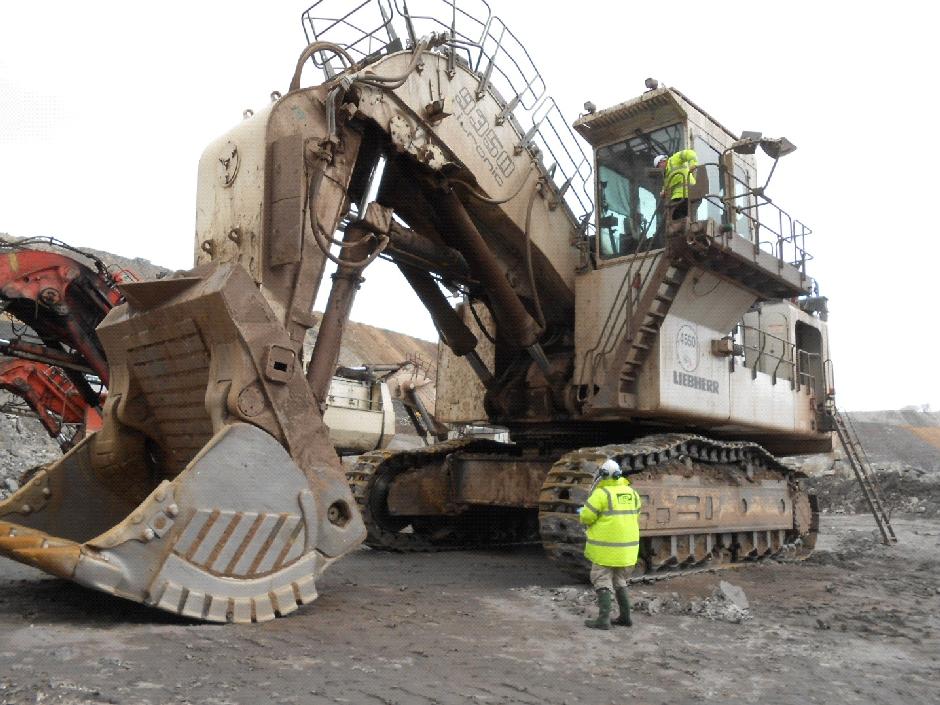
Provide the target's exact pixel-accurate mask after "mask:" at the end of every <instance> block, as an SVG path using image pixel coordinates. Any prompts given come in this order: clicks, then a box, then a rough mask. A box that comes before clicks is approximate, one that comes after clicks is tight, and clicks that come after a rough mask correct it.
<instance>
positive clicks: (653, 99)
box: [574, 88, 756, 265]
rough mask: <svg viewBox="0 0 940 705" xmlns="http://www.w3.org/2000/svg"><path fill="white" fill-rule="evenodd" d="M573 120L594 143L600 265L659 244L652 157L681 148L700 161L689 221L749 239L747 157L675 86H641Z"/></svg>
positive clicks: (659, 175)
mask: <svg viewBox="0 0 940 705" xmlns="http://www.w3.org/2000/svg"><path fill="white" fill-rule="evenodd" d="M574 127H575V129H576V130H577V131H578V132H579V133H580V134H581V135H582V136H583V137H584V138H585V139H586V140H587V141H588V142H589V143H590V144H591V145H592V146H593V147H594V154H595V173H596V174H597V179H596V184H595V186H596V194H595V198H596V203H597V204H598V207H597V221H596V228H597V238H596V243H595V257H596V261H597V262H598V264H599V265H602V264H603V262H604V261H606V260H611V259H616V258H619V257H623V256H627V255H633V254H637V253H642V252H644V251H648V250H650V249H656V248H659V247H662V246H663V238H664V228H663V222H662V221H663V214H664V209H663V207H662V205H663V204H662V203H661V198H660V192H661V191H662V188H663V176H664V174H663V171H662V170H661V169H656V168H654V167H653V160H654V159H655V157H656V156H657V155H660V154H664V155H666V156H670V155H672V154H675V153H676V152H678V151H680V150H683V149H690V148H691V149H693V150H694V151H695V152H696V154H697V156H698V164H699V166H698V168H697V169H696V170H695V179H694V181H695V183H694V184H692V183H690V194H689V195H690V208H689V211H690V216H691V220H692V221H693V222H694V221H699V220H705V219H711V220H714V221H716V222H717V223H719V224H721V225H722V226H724V227H725V229H726V231H727V230H731V231H733V232H735V233H737V234H738V235H740V236H742V237H744V238H745V239H747V240H749V241H751V242H753V241H754V238H755V232H756V230H755V228H754V223H753V222H752V221H753V219H754V218H753V215H752V214H751V213H750V211H751V210H752V209H753V199H752V196H751V195H750V190H751V185H752V184H755V183H756V170H755V166H754V158H753V156H751V155H748V154H738V153H736V152H735V151H733V148H734V146H735V145H736V144H740V140H739V138H738V137H737V136H736V135H734V134H733V133H732V132H731V131H730V130H728V129H727V128H725V127H724V126H722V125H721V124H720V123H718V122H717V121H715V120H714V119H713V118H711V117H710V116H709V115H708V114H707V113H705V112H704V111H703V110H701V109H700V108H699V107H698V106H696V105H695V104H694V103H692V101H690V100H689V99H688V98H687V97H686V96H684V95H683V94H682V93H680V92H679V91H677V90H675V89H673V88H656V89H654V90H650V91H647V92H646V93H644V94H643V95H642V96H640V97H638V98H635V99H633V100H630V101H627V102H625V103H621V104H620V105H617V106H614V107H612V108H608V109H606V110H602V111H598V112H594V113H590V114H588V115H585V116H583V117H582V118H581V119H579V120H578V121H577V122H576V123H575V125H574ZM754 146H756V144H755V145H754ZM726 212H727V213H728V215H726Z"/></svg>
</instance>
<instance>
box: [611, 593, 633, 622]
mask: <svg viewBox="0 0 940 705" xmlns="http://www.w3.org/2000/svg"><path fill="white" fill-rule="evenodd" d="M614 594H615V595H616V596H617V606H618V607H619V608H620V616H619V617H617V619H615V620H613V621H612V622H611V624H616V625H618V626H620V627H632V626H633V620H632V619H630V598H629V596H628V595H627V588H625V587H619V588H616V589H615V590H614Z"/></svg>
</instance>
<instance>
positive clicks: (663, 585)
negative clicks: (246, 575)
mask: <svg viewBox="0 0 940 705" xmlns="http://www.w3.org/2000/svg"><path fill="white" fill-rule="evenodd" d="M872 528H873V523H872V520H871V518H870V517H866V516H831V515H828V516H825V517H824V521H823V534H822V536H821V537H820V542H819V550H817V552H816V553H815V554H814V555H813V556H812V557H811V558H810V559H809V560H807V561H804V562H799V563H768V564H764V565H753V566H749V567H746V568H742V569H736V570H727V571H720V572H718V573H714V574H711V573H702V574H698V575H694V576H687V577H682V578H677V579H675V580H670V581H665V582H659V583H653V584H646V585H641V586H638V588H637V589H636V590H634V599H635V602H636V605H637V609H636V610H635V612H636V615H635V627H634V628H632V629H624V628H617V629H616V630H613V631H610V632H596V631H591V630H588V629H585V628H584V627H583V626H582V620H583V618H584V616H585V615H586V614H588V613H589V612H590V611H591V610H592V608H593V606H592V604H591V601H590V594H589V593H588V592H587V591H586V590H585V588H584V587H583V586H580V585H576V584H573V583H571V581H570V580H569V579H568V578H566V577H565V576H564V575H562V574H561V573H559V572H558V571H557V570H556V569H555V568H554V567H553V565H552V564H551V563H550V562H548V561H547V560H546V559H545V558H544V556H543V555H542V553H541V551H540V550H538V549H526V550H518V551H504V552H454V553H444V554H418V555H395V554H389V553H382V552H377V551H371V550H368V549H362V550H359V551H357V552H356V553H354V554H352V555H351V556H349V557H348V558H346V559H344V560H342V561H340V562H339V563H337V564H336V565H335V566H334V567H333V568H332V569H331V570H330V571H329V572H328V573H327V574H326V575H325V576H323V578H322V579H321V581H320V585H319V587H320V593H321V594H320V598H319V599H318V600H317V601H316V602H315V603H314V604H313V605H310V606H309V607H307V608H304V609H302V610H300V611H299V612H296V613H294V614H293V615H291V616H289V617H287V618H284V619H279V620H276V621H274V622H271V623H267V624H262V625H253V626H235V625H229V626H217V625H205V624H196V623H191V622H188V621H184V620H179V619H175V618H172V617H170V616H168V615H165V614H162V613H158V612H155V611H151V610H148V609H146V608H143V607H140V606H137V605H133V604H130V603H126V602H124V601H121V600H117V599H114V598H108V597H106V596H103V595H99V594H97V593H93V592H89V591H86V590H84V589H82V588H79V587H77V586H74V585H72V584H70V583H66V582H63V581H60V580H56V579H53V578H49V577H48V576H45V575H43V574H41V573H38V572H36V571H34V570H32V569H29V568H25V567H23V566H20V565H18V564H15V563H12V562H10V561H7V560H4V559H0V702H2V703H10V704H11V705H19V704H21V703H22V704H26V703H29V704H31V705H35V704H37V703H70V704H73V703H74V704H78V703H83V704H84V703H128V704H137V703H139V704H145V703H146V704H150V703H152V704H158V703H159V704H162V703H207V704H213V705H223V704H229V703H244V704H246V705H247V704H249V703H250V704H254V703H302V704H306V703H353V704H358V703H367V704H369V703H377V704H382V703H385V704H392V703H401V704H402V705H411V704H412V703H417V704H423V703H441V704H446V703H477V704H479V703H513V704H515V703H528V704H532V705H561V704H562V703H570V704H571V705H575V704H578V705H582V704H585V705H586V704H588V703H590V704H592V705H593V704H594V703H622V702H627V701H632V700H636V701H638V702H643V703H669V704H670V705H672V704H674V703H687V702H703V701H706V702H710V701H715V702H722V703H729V702H731V703H739V702H740V703H787V704H792V705H797V704H800V705H802V704H803V703H827V704H831V703H840V704H841V703H876V702H877V703H905V704H908V705H910V704H916V703H936V702H937V697H936V694H937V692H938V690H940V675H938V674H940V663H938V661H940V617H938V615H940V553H938V547H940V522H937V521H931V520H928V519H923V518H917V519H912V520H899V521H897V523H896V530H897V532H898V534H899V536H900V539H901V542H900V544H899V545H897V546H894V547H884V546H882V545H881V544H879V543H878V542H877V541H876V540H875V538H874V534H873V532H872ZM722 582H724V583H726V584H727V587H726V586H723V585H722ZM729 587H730V589H729ZM737 588H740V591H739V590H737ZM742 593H743V594H742ZM741 597H743V598H744V600H745V602H746V606H742V605H741V604H739V599H740V598H741ZM732 607H733V608H734V609H732Z"/></svg>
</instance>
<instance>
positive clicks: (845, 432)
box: [833, 410, 898, 544]
mask: <svg viewBox="0 0 940 705" xmlns="http://www.w3.org/2000/svg"><path fill="white" fill-rule="evenodd" d="M833 417H834V419H835V422H836V433H837V434H838V436H839V440H840V441H841V442H842V447H843V448H844V449H845V455H846V458H847V459H848V461H849V465H851V466H852V471H853V472H854V473H855V479H856V480H858V484H859V487H861V489H862V494H863V495H864V497H865V501H866V502H867V503H868V507H869V509H870V510H871V513H872V516H873V517H874V518H875V523H876V524H877V525H878V530H879V531H880V532H881V538H882V540H883V541H884V543H886V544H890V543H897V541H898V539H897V536H896V535H895V533H894V528H893V527H892V526H891V518H890V517H889V516H888V513H887V511H886V510H885V507H884V501H883V500H882V498H881V493H880V490H879V487H878V482H877V478H876V476H875V475H874V473H873V472H872V470H871V466H870V464H869V462H868V461H867V454H866V453H865V448H864V446H862V444H861V441H860V440H859V438H858V435H857V434H856V433H855V431H854V428H853V427H852V426H850V424H848V423H846V419H845V418H844V417H843V415H842V414H841V413H840V412H839V411H838V410H836V411H835V412H834V414H833Z"/></svg>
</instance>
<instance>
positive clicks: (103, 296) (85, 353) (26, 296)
mask: <svg viewBox="0 0 940 705" xmlns="http://www.w3.org/2000/svg"><path fill="white" fill-rule="evenodd" d="M34 242H35V240H26V241H19V242H7V241H0V306H2V307H3V308H4V309H5V310H6V312H7V313H9V314H10V315H12V316H13V317H15V318H16V319H18V320H20V321H22V322H23V323H25V324H26V325H28V326H29V327H30V328H31V329H32V330H33V331H35V333H36V334H37V335H38V336H39V338H40V339H41V340H42V343H43V345H44V347H45V348H46V349H47V350H46V351H45V352H47V353H48V355H49V361H50V362H52V363H53V364H62V355H61V354H62V353H63V352H66V353H73V354H74V357H76V359H78V358H80V359H81V360H83V361H84V363H85V365H86V366H87V367H88V368H90V370H91V371H92V372H93V373H94V374H95V375H97V376H98V378H99V379H100V380H101V381H102V382H103V383H104V384H107V382H108V363H107V360H106V359H105V356H104V352H103V350H102V349H101V344H100V343H99V342H98V337H97V335H95V328H96V327H97V326H98V324H99V323H100V322H101V320H102V319H103V318H104V317H105V315H107V313H108V311H110V310H111V309H112V308H114V307H115V306H117V305H118V304H120V303H121V302H122V301H123V297H122V296H121V292H120V291H118V289H117V282H116V281H115V279H114V277H112V276H111V274H110V273H109V272H108V270H107V268H106V267H105V265H104V263H103V262H101V260H99V259H97V258H95V257H91V256H89V255H87V254H86V253H81V252H80V251H78V252H80V254H82V255H83V256H85V257H89V258H90V259H91V260H92V261H93V262H94V265H95V269H92V268H91V267H89V266H86V265H84V264H82V263H81V262H79V261H77V260H76V259H74V258H72V257H69V256H66V255H64V254H60V253H59V252H50V251H45V250H39V249H34V248H33V247H30V246H29V245H32V244H33V243H34ZM44 242H46V243H48V244H52V245H56V246H60V247H61V246H63V244H62V243H57V242H55V241H53V240H44ZM66 247H67V246H66ZM68 249H73V248H68ZM96 270H97V271H96ZM14 342H15V341H14ZM7 347H9V346H7ZM7 354H13V355H16V346H15V345H14V346H13V348H12V349H10V350H8V351H7ZM42 356H43V352H42V351H40V352H38V353H36V352H34V353H33V354H31V355H30V357H31V359H41V358H42ZM63 367H65V369H66V370H67V374H69V377H70V378H71V379H72V382H73V384H75V386H76V387H77V388H78V389H79V390H80V391H81V392H82V394H83V396H85V398H86V400H88V401H89V403H95V402H96V401H97V395H96V394H94V392H92V390H91V389H90V388H89V387H88V385H87V382H86V381H85V380H84V378H83V377H82V374H81V372H80V371H78V370H73V369H69V367H68V366H65V365H63Z"/></svg>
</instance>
